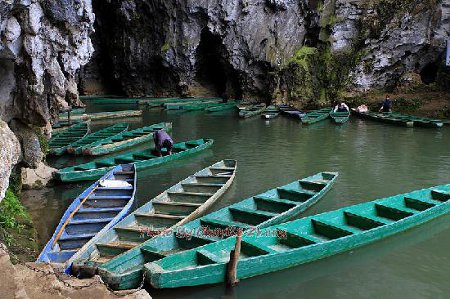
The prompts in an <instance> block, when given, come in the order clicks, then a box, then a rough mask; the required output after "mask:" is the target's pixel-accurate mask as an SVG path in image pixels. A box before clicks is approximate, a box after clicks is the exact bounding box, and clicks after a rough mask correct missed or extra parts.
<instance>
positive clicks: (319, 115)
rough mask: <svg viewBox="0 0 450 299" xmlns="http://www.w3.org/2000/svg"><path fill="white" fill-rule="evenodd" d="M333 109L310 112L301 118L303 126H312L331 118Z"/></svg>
mask: <svg viewBox="0 0 450 299" xmlns="http://www.w3.org/2000/svg"><path fill="white" fill-rule="evenodd" d="M330 113H331V108H323V109H319V110H314V111H311V112H308V113H307V114H306V115H305V116H304V117H302V118H301V121H302V124H304V125H311V124H315V123H318V122H320V121H323V120H325V119H327V118H328V117H329V116H330Z"/></svg>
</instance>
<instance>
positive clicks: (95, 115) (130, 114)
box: [70, 110, 143, 121]
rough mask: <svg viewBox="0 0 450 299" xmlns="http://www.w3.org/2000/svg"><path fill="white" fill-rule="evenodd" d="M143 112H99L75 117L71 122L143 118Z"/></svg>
mask: <svg viewBox="0 0 450 299" xmlns="http://www.w3.org/2000/svg"><path fill="white" fill-rule="evenodd" d="M142 113H143V112H142V110H122V111H113V112H99V113H89V114H80V115H74V116H73V117H71V118H70V119H71V120H74V121H77V120H102V119H115V118H124V117H137V116H142Z"/></svg>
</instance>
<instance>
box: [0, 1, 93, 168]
mask: <svg viewBox="0 0 450 299" xmlns="http://www.w3.org/2000/svg"><path fill="white" fill-rule="evenodd" d="M93 22H94V15H93V13H92V5H91V1H90V0H51V1H50V0H39V1H38V0H2V1H0V36H1V40H0V118H1V119H2V120H4V121H6V122H8V123H9V124H10V126H11V128H12V129H13V130H15V133H16V134H17V135H18V136H19V139H20V141H21V145H22V149H23V153H24V155H23V157H27V159H26V160H27V161H25V162H26V164H27V165H28V166H31V167H37V165H38V164H39V161H40V160H41V159H42V153H41V152H40V147H39V142H38V136H37V135H36V131H37V129H36V128H39V127H45V126H47V125H48V124H49V122H50V121H51V120H53V119H54V118H55V117H56V116H57V113H58V111H59V109H64V108H66V107H67V106H68V105H77V104H79V103H80V102H79V100H78V90H77V70H78V69H79V68H80V66H81V65H84V64H86V63H87V62H88V61H89V59H90V57H91V55H92V52H93V47H92V44H91V41H90V38H89V34H90V33H91V31H92V30H93ZM36 142H37V143H36ZM1 146H2V147H3V146H5V145H4V144H3V140H2V145H1ZM0 162H3V160H2V161H0Z"/></svg>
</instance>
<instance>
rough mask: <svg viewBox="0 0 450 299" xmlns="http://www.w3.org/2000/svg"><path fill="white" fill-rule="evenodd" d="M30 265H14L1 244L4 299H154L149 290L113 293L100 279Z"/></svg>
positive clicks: (1, 285) (0, 275) (1, 273)
mask: <svg viewBox="0 0 450 299" xmlns="http://www.w3.org/2000/svg"><path fill="white" fill-rule="evenodd" d="M27 265H28V266H26V265H24V264H18V265H13V264H12V262H11V258H10V255H9V254H8V252H7V250H6V247H5V245H4V244H2V243H0V290H1V295H0V297H1V298H21V299H22V298H30V299H33V298H96V299H102V298H130V299H133V298H134V299H147V298H151V297H150V295H149V294H148V293H147V292H146V291H145V290H140V291H139V292H136V293H133V294H129V293H127V292H124V293H117V294H115V293H112V292H110V291H108V290H107V288H106V287H105V285H104V284H103V283H102V282H101V280H100V278H99V277H94V278H93V279H86V280H78V279H76V278H70V277H67V276H61V275H59V274H55V270H53V268H52V267H51V266H50V265H43V264H34V263H28V264H27ZM32 269H36V270H32ZM57 275H58V276H57ZM58 277H59V278H58ZM69 285H70V286H69Z"/></svg>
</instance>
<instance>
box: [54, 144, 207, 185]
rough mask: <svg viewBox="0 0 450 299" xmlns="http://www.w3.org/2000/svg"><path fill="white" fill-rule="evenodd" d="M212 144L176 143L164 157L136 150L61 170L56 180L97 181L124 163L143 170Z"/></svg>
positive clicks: (151, 152)
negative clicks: (170, 152)
mask: <svg viewBox="0 0 450 299" xmlns="http://www.w3.org/2000/svg"><path fill="white" fill-rule="evenodd" d="M212 144H213V140H212V139H197V140H191V141H186V142H180V143H176V144H174V145H173V149H172V154H171V155H168V154H167V150H166V149H165V148H163V149H162V153H163V156H162V157H158V156H156V155H154V153H153V149H150V148H149V149H144V150H136V151H132V152H127V153H124V154H121V155H117V156H112V157H108V158H103V159H99V160H94V161H92V162H89V163H84V164H79V165H75V166H71V167H66V168H63V169H60V170H58V172H57V173H56V175H55V178H56V179H57V180H59V181H61V182H78V181H89V180H96V179H98V178H100V177H101V176H102V175H104V174H105V173H106V172H107V171H108V170H110V169H112V168H113V167H114V166H116V165H118V164H122V163H135V165H136V169H137V170H143V169H147V168H150V167H154V166H158V165H161V164H164V163H167V162H170V161H173V160H177V159H181V158H184V157H187V156H190V155H192V154H195V153H198V152H200V151H203V150H205V149H207V148H209V147H211V146H212Z"/></svg>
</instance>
